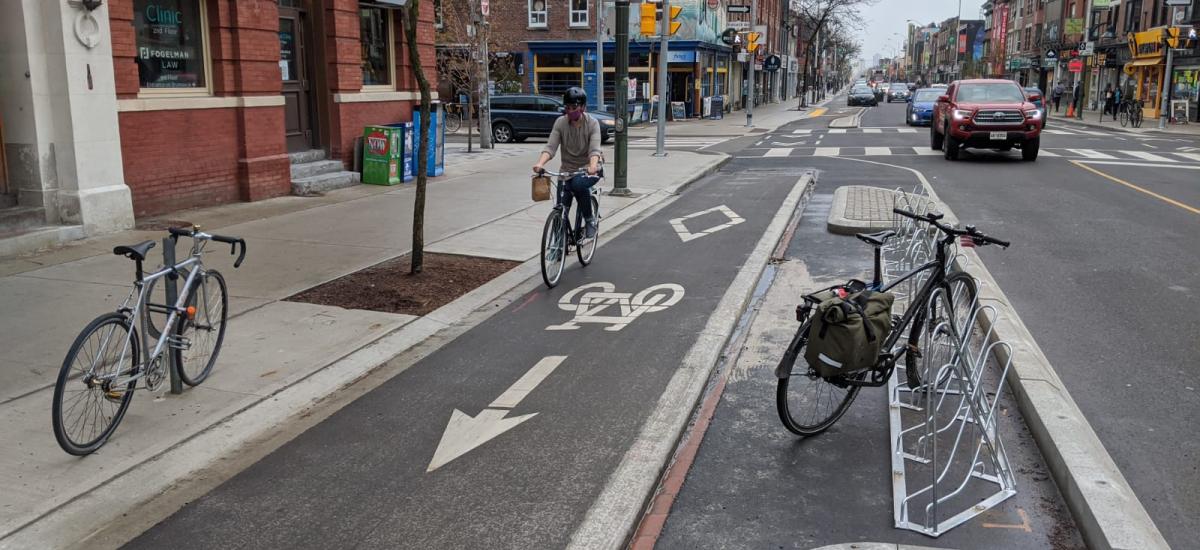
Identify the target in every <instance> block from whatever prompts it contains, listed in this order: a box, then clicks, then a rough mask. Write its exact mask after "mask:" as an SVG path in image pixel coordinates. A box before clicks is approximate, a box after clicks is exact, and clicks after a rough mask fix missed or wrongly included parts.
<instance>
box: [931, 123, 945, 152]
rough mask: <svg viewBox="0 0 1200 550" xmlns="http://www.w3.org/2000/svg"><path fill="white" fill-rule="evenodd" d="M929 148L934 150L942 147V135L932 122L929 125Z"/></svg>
mask: <svg viewBox="0 0 1200 550" xmlns="http://www.w3.org/2000/svg"><path fill="white" fill-rule="evenodd" d="M929 148H930V149H933V150H934V151H937V150H938V149H941V148H942V136H940V135H938V133H937V130H936V129H935V128H934V126H933V125H932V124H930V125H929Z"/></svg>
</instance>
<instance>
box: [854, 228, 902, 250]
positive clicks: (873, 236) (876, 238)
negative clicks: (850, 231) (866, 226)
mask: <svg viewBox="0 0 1200 550" xmlns="http://www.w3.org/2000/svg"><path fill="white" fill-rule="evenodd" d="M895 234H896V232H895V231H892V230H891V229H888V230H886V231H880V232H878V233H858V234H856V235H855V237H858V240H860V241H862V242H864V243H870V244H873V245H875V246H883V243H885V242H887V240H888V239H889V238H890V237H892V236H893V235H895Z"/></svg>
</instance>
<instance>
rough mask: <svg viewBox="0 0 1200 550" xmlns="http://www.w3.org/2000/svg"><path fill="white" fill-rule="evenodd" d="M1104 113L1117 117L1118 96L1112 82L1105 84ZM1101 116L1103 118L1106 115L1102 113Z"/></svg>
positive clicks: (1114, 118)
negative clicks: (1114, 91) (1114, 93)
mask: <svg viewBox="0 0 1200 550" xmlns="http://www.w3.org/2000/svg"><path fill="white" fill-rule="evenodd" d="M1104 114H1107V115H1109V116H1111V117H1112V118H1113V120H1116V118H1117V103H1116V96H1115V95H1113V87H1112V84H1108V85H1106V86H1104ZM1100 118H1101V119H1103V118H1104V115H1103V114H1102V115H1101V116H1100Z"/></svg>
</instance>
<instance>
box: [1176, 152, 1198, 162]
mask: <svg viewBox="0 0 1200 550" xmlns="http://www.w3.org/2000/svg"><path fill="white" fill-rule="evenodd" d="M1171 154H1172V155H1175V156H1179V157H1183V158H1185V159H1189V160H1194V161H1196V162H1200V154H1197V153H1171Z"/></svg>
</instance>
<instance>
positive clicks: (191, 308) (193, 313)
mask: <svg viewBox="0 0 1200 550" xmlns="http://www.w3.org/2000/svg"><path fill="white" fill-rule="evenodd" d="M187 316H188V320H189V321H190V320H192V319H195V318H196V306H188V308H187Z"/></svg>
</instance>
